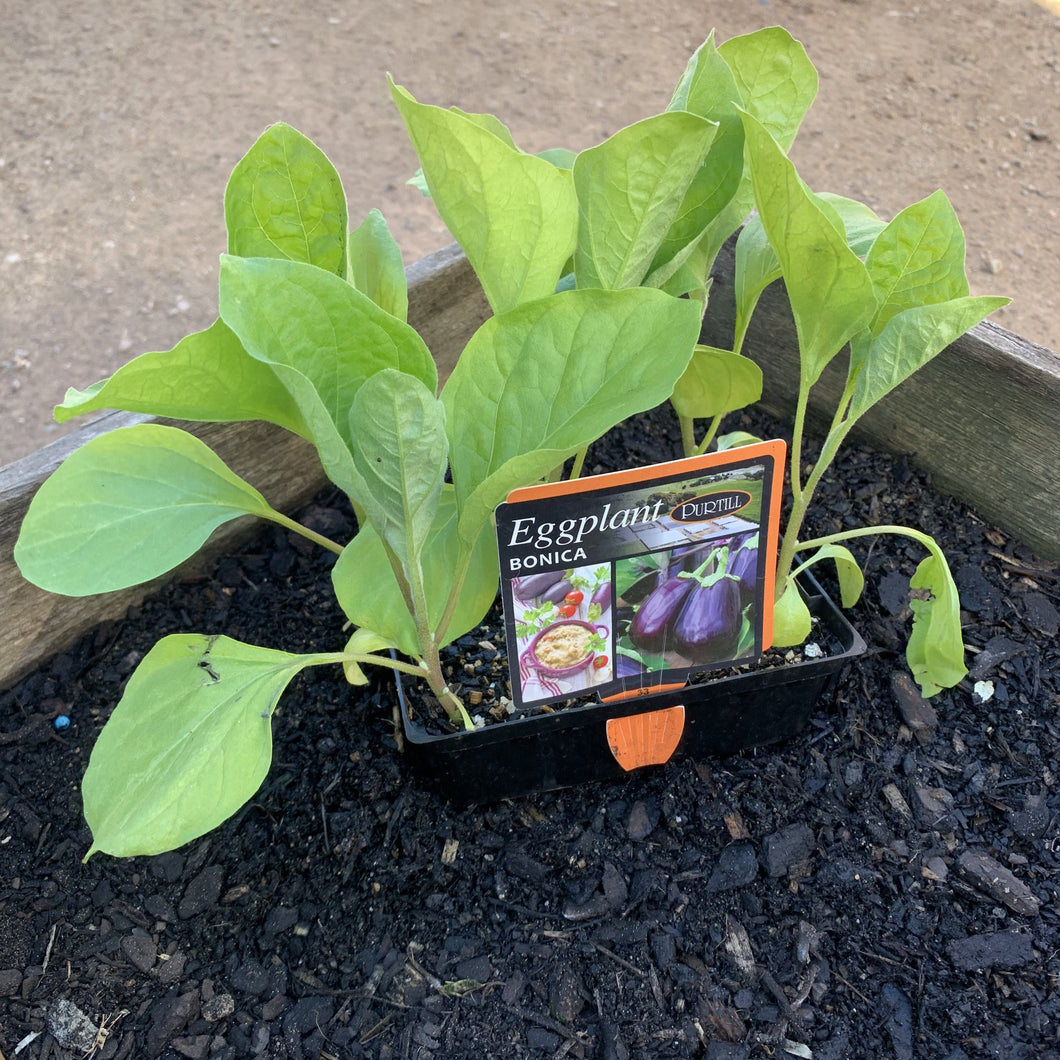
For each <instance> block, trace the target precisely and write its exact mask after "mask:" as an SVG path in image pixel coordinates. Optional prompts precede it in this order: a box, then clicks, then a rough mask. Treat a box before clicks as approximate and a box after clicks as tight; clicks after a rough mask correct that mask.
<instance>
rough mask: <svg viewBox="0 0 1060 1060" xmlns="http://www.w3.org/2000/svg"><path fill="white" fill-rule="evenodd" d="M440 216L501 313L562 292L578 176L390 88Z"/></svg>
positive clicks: (462, 118)
mask: <svg viewBox="0 0 1060 1060" xmlns="http://www.w3.org/2000/svg"><path fill="white" fill-rule="evenodd" d="M391 93H392V95H393V97H394V102H395V103H396V104H397V107H398V109H399V110H400V112H401V116H402V118H403V119H404V121H405V126H406V128H407V129H408V132H409V137H410V138H411V140H412V145H413V147H414V148H415V149H416V153H417V154H418V155H419V159H420V164H421V166H422V167H423V174H424V179H425V181H426V184H427V187H428V189H429V191H430V193H431V198H432V199H433V200H434V203H435V205H436V206H437V208H438V213H439V214H440V215H441V218H442V220H443V221H444V222H445V224H446V226H447V227H448V229H449V231H450V232H452V234H453V237H454V238H455V239H456V241H457V242H458V243H459V244H460V246H461V247H463V249H464V253H465V254H466V255H467V258H468V261H470V262H471V266H472V268H473V269H474V270H475V272H476V274H477V275H478V278H479V280H480V282H481V283H482V288H483V290H484V291H485V292H486V297H487V298H488V299H489V302H490V305H491V306H492V307H493V311H494V312H495V313H500V312H503V311H504V310H506V309H510V308H512V307H513V306H516V305H518V304H519V303H520V302H525V301H530V300H532V299H535V298H541V297H544V296H545V295H547V294H550V293H551V292H552V291H554V290H555V288H556V284H557V282H558V281H559V278H560V276H561V275H562V270H563V268H564V266H565V265H566V263H567V260H568V259H569V258H570V256H571V254H572V253H573V252H574V241H575V238H576V234H577V226H578V207H577V201H576V199H575V196H574V185H573V182H572V180H571V175H570V173H568V172H567V171H566V170H563V169H558V168H557V167H556V166H554V165H552V164H551V163H550V162H546V161H545V160H544V159H542V158H537V157H535V156H533V155H528V154H525V153H523V152H522V151H519V150H518V149H516V148H515V147H513V146H511V145H510V144H508V143H505V142H504V140H503V139H502V138H501V137H499V136H498V135H497V133H496V131H495V129H491V128H485V127H484V126H483V124H482V123H481V122H480V121H478V120H473V119H471V118H469V117H468V116H467V115H464V114H460V113H457V112H455V111H451V110H443V109H442V108H441V107H433V106H430V105H428V104H423V103H418V102H417V101H416V100H415V99H414V98H413V97H412V95H410V94H409V93H408V92H407V91H406V90H405V89H403V88H400V87H399V86H397V85H395V84H393V82H391Z"/></svg>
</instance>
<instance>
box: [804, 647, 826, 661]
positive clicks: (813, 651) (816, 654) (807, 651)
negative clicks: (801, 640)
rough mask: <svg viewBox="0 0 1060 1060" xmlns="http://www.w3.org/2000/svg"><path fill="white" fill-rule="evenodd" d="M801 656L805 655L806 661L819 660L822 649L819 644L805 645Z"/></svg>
mask: <svg viewBox="0 0 1060 1060" xmlns="http://www.w3.org/2000/svg"><path fill="white" fill-rule="evenodd" d="M802 654H803V655H805V656H806V658H807V659H820V658H821V657H822V656H823V655H824V648H822V647H821V645H820V644H807V645H806V647H804V648H803V649H802Z"/></svg>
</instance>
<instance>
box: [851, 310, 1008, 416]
mask: <svg viewBox="0 0 1060 1060" xmlns="http://www.w3.org/2000/svg"><path fill="white" fill-rule="evenodd" d="M1008 302H1009V299H1007V298H995V297H992V296H989V295H983V296H980V297H976V298H955V299H953V300H952V301H949V302H942V303H939V304H936V305H925V306H918V307H916V308H913V309H906V310H904V311H903V312H901V313H898V314H897V315H896V316H893V317H891V319H890V320H888V321H887V323H886V324H885V325H884V327H883V330H882V331H881V332H880V334H879V335H878V336H876V337H875V338H872V337H871V335H870V333H869V332H867V331H866V332H864V333H862V334H861V335H859V336H857V338H856V340H855V341H854V343H853V344H852V349H851V366H850V370H851V372H852V373H854V374H855V375H856V379H855V382H854V396H853V398H852V399H851V402H850V408H849V410H848V412H847V419H848V420H855V419H857V418H858V416H860V415H862V413H864V412H866V411H867V410H868V409H870V408H872V406H873V405H875V404H876V402H877V401H879V400H880V399H881V398H882V397H884V396H885V395H886V394H889V393H890V392H891V391H892V390H893V389H894V388H895V387H896V386H898V384H899V383H901V382H903V381H904V380H906V379H908V378H909V376H911V375H912V374H913V373H914V372H916V371H917V370H918V369H920V368H921V367H923V366H924V365H925V364H927V362H928V361H930V360H931V359H932V358H933V357H935V356H936V355H937V354H939V353H940V352H941V351H942V350H944V349H945V348H946V347H947V346H948V345H949V344H950V343H951V342H954V341H955V340H956V339H958V338H960V336H961V335H963V334H964V333H965V332H966V331H967V330H968V329H969V328H971V327H974V326H975V325H976V324H978V323H979V322H980V321H981V320H985V319H986V317H988V316H989V315H990V314H991V313H993V312H994V310H996V309H1000V308H1001V307H1002V306H1004V305H1007V304H1008Z"/></svg>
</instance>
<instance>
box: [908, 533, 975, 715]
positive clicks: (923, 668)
mask: <svg viewBox="0 0 1060 1060" xmlns="http://www.w3.org/2000/svg"><path fill="white" fill-rule="evenodd" d="M929 540H930V539H929ZM931 543H932V544H934V542H931ZM909 587H910V589H912V590H914V594H915V595H914V599H912V600H910V602H909V606H910V607H911V608H912V611H913V630H912V633H911V634H910V636H909V643H908V644H907V645H906V648H905V658H906V662H908V663H909V668H910V669H911V670H912V671H913V678H914V680H915V681H916V683H917V684H918V685H919V686H920V692H921V695H923V697H924V698H925V699H927V698H929V697H930V696H934V695H936V694H937V693H939V692H941V691H942V689H944V688H952V687H953V686H954V685H955V684H957V682H958V681H960V680H962V679H963V678H964V676H965V674H967V672H968V670H967V668H966V667H965V665H964V640H963V638H962V636H961V603H960V598H959V596H958V594H957V586H956V585H955V584H954V581H953V576H952V575H951V574H950V568H949V565H948V564H947V563H946V557H945V556H944V555H943V554H942V550H941V549H939V548H938V546H937V545H935V547H934V548H933V549H931V555H929V556H928V557H927V558H926V559H924V560H922V561H921V562H920V564H919V565H918V566H917V569H916V572H915V573H914V574H913V577H912V578H911V579H910V581H909Z"/></svg>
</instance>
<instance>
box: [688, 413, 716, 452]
mask: <svg viewBox="0 0 1060 1060" xmlns="http://www.w3.org/2000/svg"><path fill="white" fill-rule="evenodd" d="M720 426H721V415H718V416H715V417H714V419H712V420H711V421H710V426H709V427H708V428H707V433H706V434H705V435H703V439H702V441H701V442H700V443H699V445H697V446H696V447H695V450H694V455H695V456H702V454H703V453H705V452H706V451H707V450H708V449H709V448H710V443H711V442H713V441H714V438H715V436H716V435H717V433H718V428H719V427H720Z"/></svg>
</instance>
